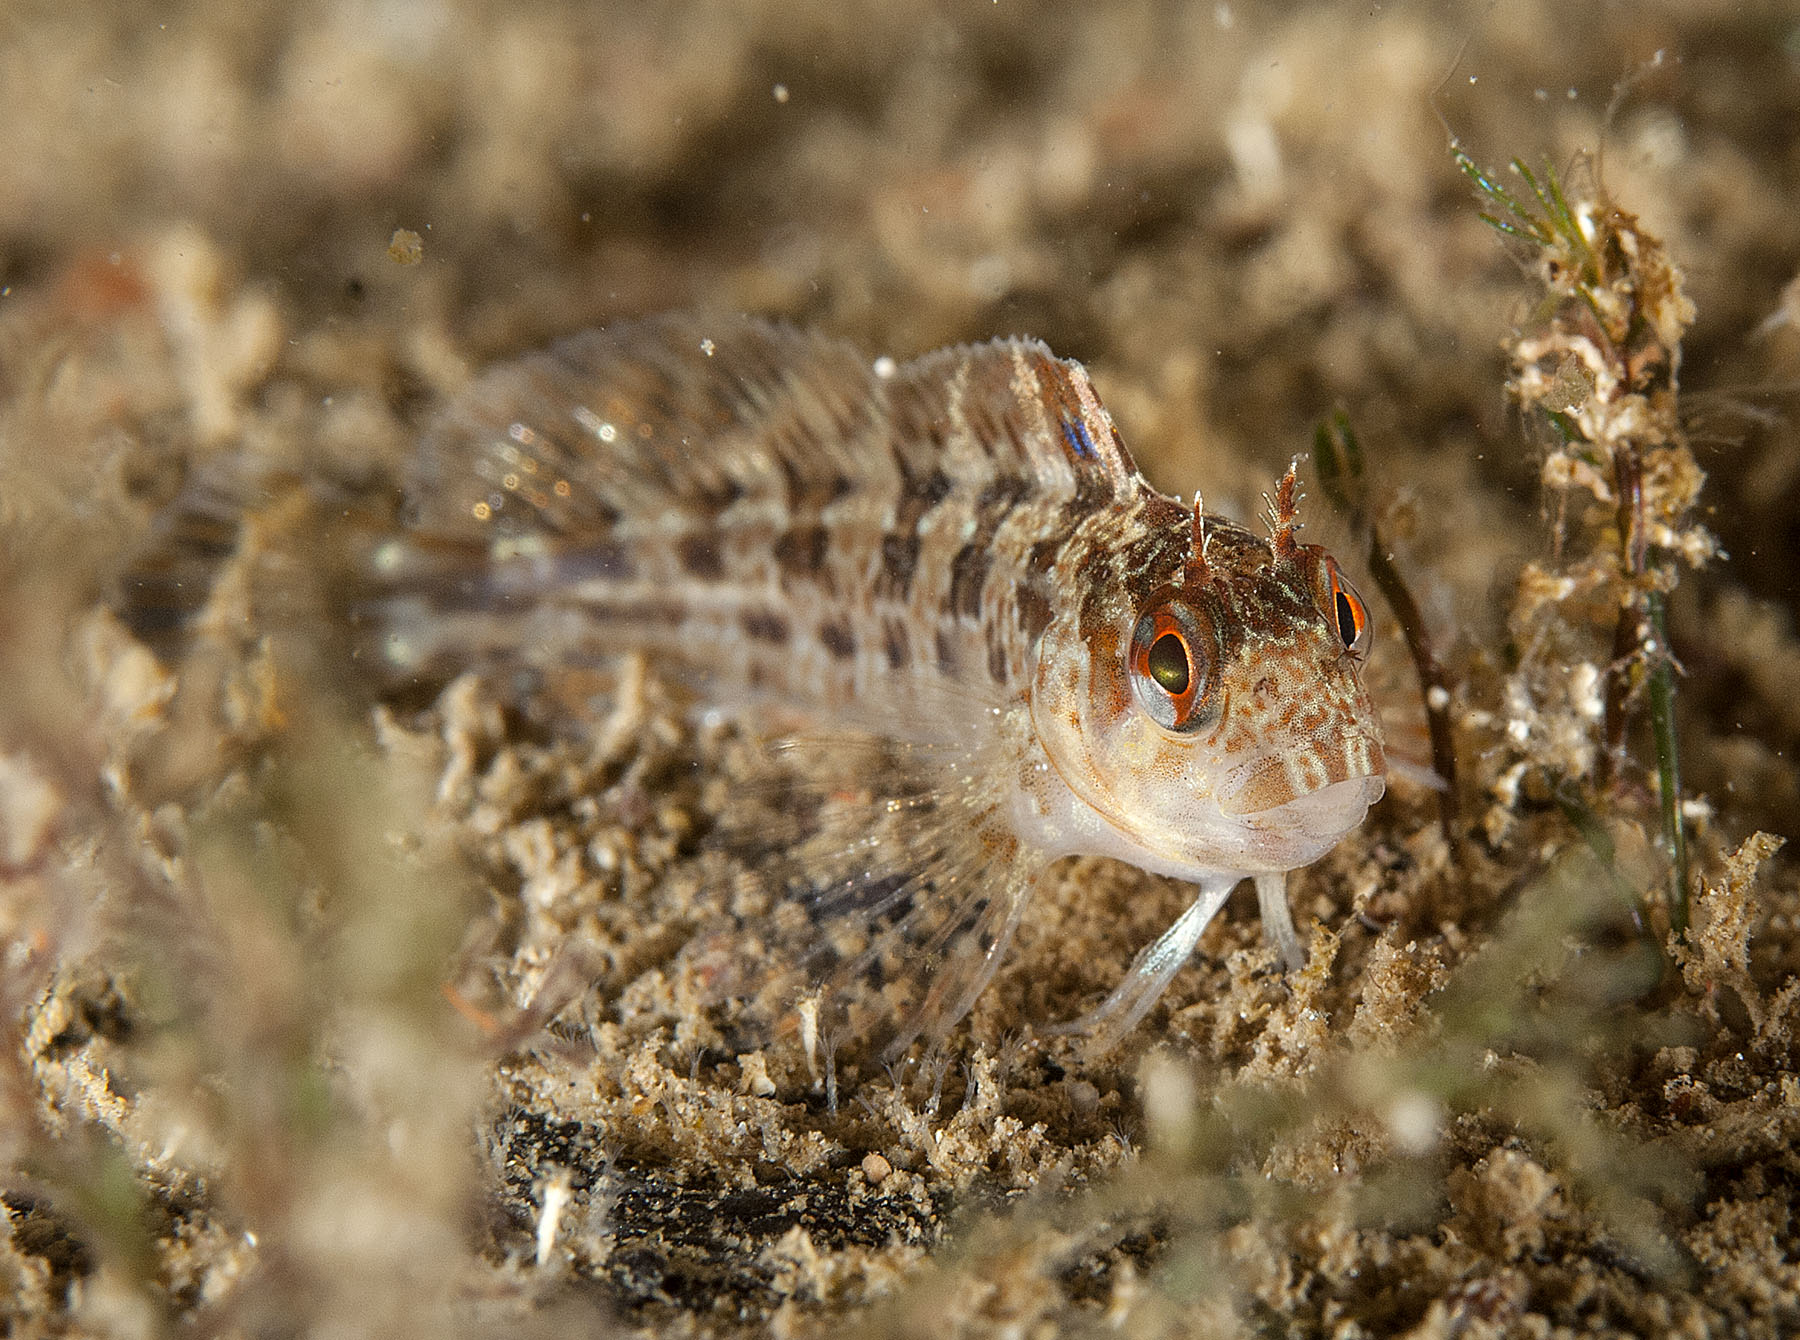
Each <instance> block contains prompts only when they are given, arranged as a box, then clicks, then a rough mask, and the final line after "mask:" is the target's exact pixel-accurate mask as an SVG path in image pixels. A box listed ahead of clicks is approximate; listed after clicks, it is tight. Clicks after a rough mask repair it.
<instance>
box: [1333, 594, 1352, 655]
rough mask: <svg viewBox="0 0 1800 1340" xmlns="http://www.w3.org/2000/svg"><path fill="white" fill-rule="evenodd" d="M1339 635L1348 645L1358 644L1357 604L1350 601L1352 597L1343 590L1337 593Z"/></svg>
mask: <svg viewBox="0 0 1800 1340" xmlns="http://www.w3.org/2000/svg"><path fill="white" fill-rule="evenodd" d="M1337 621H1338V636H1339V637H1341V638H1343V639H1344V645H1345V646H1346V647H1354V646H1355V645H1356V606H1354V605H1352V604H1351V603H1350V597H1349V596H1347V595H1345V594H1344V593H1343V592H1342V591H1339V592H1338V593H1337Z"/></svg>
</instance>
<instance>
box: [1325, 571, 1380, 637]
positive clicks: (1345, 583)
mask: <svg viewBox="0 0 1800 1340" xmlns="http://www.w3.org/2000/svg"><path fill="white" fill-rule="evenodd" d="M1327 575H1328V576H1329V579H1330V582H1329V587H1328V596H1329V599H1328V600H1327V601H1326V608H1327V609H1328V610H1329V611H1330V614H1331V618H1332V621H1333V623H1334V624H1335V625H1336V627H1337V635H1338V639H1339V641H1341V642H1342V643H1343V644H1344V650H1345V651H1347V652H1349V653H1350V654H1351V655H1352V656H1354V657H1356V658H1357V659H1358V660H1361V659H1362V658H1363V657H1365V656H1367V655H1368V654H1369V639H1370V636H1371V632H1372V630H1371V629H1370V627H1369V611H1368V607H1367V606H1365V605H1364V604H1363V602H1362V597H1361V596H1359V595H1357V594H1356V588H1355V587H1354V586H1352V585H1350V582H1349V580H1348V579H1347V578H1346V577H1345V576H1344V574H1343V573H1341V572H1339V571H1338V565H1337V564H1336V563H1331V564H1329V565H1328V567H1327Z"/></svg>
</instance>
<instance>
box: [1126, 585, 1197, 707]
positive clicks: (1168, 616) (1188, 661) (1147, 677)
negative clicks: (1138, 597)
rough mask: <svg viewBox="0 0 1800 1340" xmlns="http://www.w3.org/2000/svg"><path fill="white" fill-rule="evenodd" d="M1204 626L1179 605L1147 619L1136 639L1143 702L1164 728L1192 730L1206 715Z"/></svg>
mask: <svg viewBox="0 0 1800 1340" xmlns="http://www.w3.org/2000/svg"><path fill="white" fill-rule="evenodd" d="M1203 647H1204V643H1203V641H1202V639H1201V636H1200V626H1199V622H1198V621H1197V620H1196V619H1195V618H1194V616H1193V614H1192V613H1191V612H1190V611H1188V610H1187V609H1185V608H1184V607H1182V606H1179V605H1165V606H1163V607H1162V608H1161V609H1158V610H1155V611H1153V612H1152V613H1149V614H1146V615H1144V617H1143V618H1141V619H1139V620H1138V622H1137V627H1136V628H1135V629H1134V630H1133V632H1132V635H1131V680H1132V684H1133V686H1134V687H1135V689H1136V690H1137V698H1138V703H1139V704H1140V705H1141V706H1142V707H1143V709H1144V710H1145V711H1146V712H1147V713H1149V715H1150V719H1151V720H1152V721H1154V722H1156V724H1157V725H1159V726H1161V727H1162V728H1163V729H1164V730H1171V731H1187V730H1192V729H1193V728H1194V727H1195V726H1197V725H1198V724H1199V723H1200V721H1201V720H1202V719H1203V717H1204V713H1203V712H1202V710H1201V708H1202V706H1203V704H1204V703H1205V701H1206V696H1207V689H1208V687H1209V679H1210V676H1209V674H1208V668H1209V663H1208V661H1207V659H1206V654H1205V652H1204V650H1203Z"/></svg>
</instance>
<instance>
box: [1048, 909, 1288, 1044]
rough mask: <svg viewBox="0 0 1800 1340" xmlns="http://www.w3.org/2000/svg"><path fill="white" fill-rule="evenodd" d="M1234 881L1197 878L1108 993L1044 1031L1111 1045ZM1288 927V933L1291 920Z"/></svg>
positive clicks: (1154, 994) (1189, 948) (1184, 955)
mask: <svg viewBox="0 0 1800 1340" xmlns="http://www.w3.org/2000/svg"><path fill="white" fill-rule="evenodd" d="M1277 878H1279V877H1277ZM1237 883H1238V881H1237V879H1236V878H1235V877H1233V876H1230V875H1224V876H1220V877H1218V878H1217V879H1213V880H1209V881H1207V882H1206V883H1204V884H1202V885H1201V886H1200V896H1199V897H1197V898H1195V899H1194V901H1193V902H1192V903H1191V904H1190V905H1189V906H1188V909H1187V911H1185V912H1183V913H1182V914H1181V915H1180V916H1179V917H1177V918H1175V923H1174V925H1172V926H1170V927H1169V929H1168V930H1166V931H1164V932H1163V933H1162V934H1161V935H1160V936H1158V937H1157V938H1156V939H1155V940H1153V941H1151V942H1150V943H1149V944H1147V945H1145V946H1144V947H1143V948H1142V949H1141V950H1139V951H1138V956H1137V957H1136V958H1135V959H1133V960H1132V961H1131V966H1130V967H1129V968H1127V969H1126V970H1125V976H1124V978H1123V979H1121V980H1120V982H1119V984H1118V985H1117V986H1116V987H1114V988H1113V990H1112V994H1111V995H1109V996H1107V998H1106V999H1105V1000H1103V1001H1101V1002H1100V1003H1099V1004H1098V1005H1096V1006H1095V1007H1094V1008H1093V1009H1091V1010H1089V1011H1088V1012H1087V1013H1086V1014H1084V1015H1082V1016H1080V1017H1079V1018H1077V1019H1071V1020H1069V1021H1068V1022H1067V1023H1063V1024H1054V1025H1052V1026H1051V1027H1049V1028H1047V1029H1045V1030H1044V1031H1045V1032H1047V1033H1091V1034H1093V1035H1094V1041H1095V1043H1096V1044H1097V1045H1098V1046H1099V1047H1100V1048H1101V1049H1103V1050H1104V1049H1108V1048H1111V1047H1114V1046H1117V1045H1118V1042H1119V1040H1120V1039H1121V1038H1123V1037H1124V1036H1125V1035H1126V1034H1127V1033H1129V1032H1130V1031H1131V1030H1132V1029H1133V1028H1135V1027H1137V1025H1138V1022H1139V1021H1140V1020H1141V1019H1142V1018H1143V1017H1144V1016H1145V1015H1146V1014H1148V1013H1149V1012H1150V1007H1151V1006H1152V1005H1154V1004H1156V1001H1157V998H1158V997H1159V996H1161V995H1162V993H1163V991H1164V990H1165V989H1166V988H1167V987H1168V985H1169V982H1170V980H1171V979H1172V978H1173V977H1174V976H1175V974H1176V973H1177V972H1179V971H1181V966H1182V965H1183V964H1184V963H1186V962H1187V961H1188V956H1189V955H1191V954H1192V953H1193V952H1194V946H1195V945H1196V944H1198V943H1199V942H1200V937H1201V935H1203V934H1204V933H1205V931H1206V928H1207V926H1208V924H1210V923H1211V921H1212V919H1213V918H1214V917H1215V916H1217V915H1218V911H1219V909H1220V908H1221V907H1223V906H1224V905H1225V900H1226V899H1227V898H1228V897H1230V896H1231V891H1232V889H1233V888H1235V887H1236V886H1237ZM1284 914H1285V904H1284ZM1289 933H1290V934H1291V933H1292V927H1291V926H1290V928H1289Z"/></svg>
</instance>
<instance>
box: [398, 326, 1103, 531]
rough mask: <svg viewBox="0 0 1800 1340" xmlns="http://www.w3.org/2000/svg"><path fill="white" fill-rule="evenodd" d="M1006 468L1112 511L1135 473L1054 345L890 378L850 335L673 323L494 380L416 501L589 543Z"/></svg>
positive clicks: (483, 526)
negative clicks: (758, 506)
mask: <svg viewBox="0 0 1800 1340" xmlns="http://www.w3.org/2000/svg"><path fill="white" fill-rule="evenodd" d="M996 475H1013V476H1015V477H1018V478H1020V479H1022V480H1024V481H1025V482H1026V483H1027V484H1028V485H1029V487H1030V488H1031V489H1032V491H1034V492H1037V493H1039V494H1040V495H1041V496H1046V497H1052V498H1054V497H1059V496H1082V497H1084V498H1087V499H1089V500H1092V501H1095V502H1098V501H1100V500H1103V499H1104V498H1106V497H1110V496H1112V495H1113V494H1115V493H1118V492H1121V491H1123V490H1124V489H1126V487H1127V486H1128V484H1129V483H1130V481H1132V480H1134V479H1135V478H1136V468H1135V467H1134V466H1133V465H1132V463H1131V459H1130V457H1129V455H1128V454H1127V453H1126V451H1125V448H1124V446H1123V444H1122V443H1121V442H1120V441H1119V437H1118V434H1117V432H1116V431H1115V430H1114V428H1113V424H1112V420H1111V418H1110V416H1108V415H1107V413H1106V411H1105V410H1104V409H1103V408H1102V407H1101V406H1100V404H1099V401H1098V399H1097V398H1096V397H1095V395H1094V390H1093V386H1092V384H1091V383H1090V382H1089V380H1088V377H1087V374H1086V373H1085V372H1084V371H1083V370H1082V369H1081V368H1080V366H1079V365H1077V364H1074V363H1067V362H1063V361H1061V360H1058V359H1057V358H1055V357H1054V356H1053V355H1052V354H1051V353H1050V351H1049V350H1048V349H1047V348H1045V347H1044V346H1043V345H1042V344H1041V343H1038V342H1037V341H1028V340H1000V341H994V342H992V343H989V344H983V345H974V346H963V347H959V348H955V349H946V350H942V351H939V352H937V353H933V354H929V355H927V356H925V357H924V358H921V359H918V360H916V361H914V362H912V363H908V364H903V365H901V366H899V367H897V368H894V369H893V370H892V372H891V373H890V374H888V375H886V376H883V375H879V374H878V373H877V371H876V370H875V366H874V365H872V364H871V363H870V361H869V360H867V359H865V358H864V357H863V356H862V355H860V354H859V353H857V352H856V350H854V349H853V348H851V347H850V346H849V345H847V344H844V343H842V342H840V341H837V340H832V339H828V338H825V337H822V336H818V335H814V334H810V333H807V332H803V331H799V330H795V329H793V328H791V327H787V326H781V325H774V324H770V323H768V322H764V321H759V320H754V319H748V318H742V317H725V318H706V317H698V316H688V315H671V316H662V317H654V318H650V319H647V320H642V321H628V322H621V323H618V324H616V325H614V326H611V327H608V328H605V329H597V330H591V331H586V332H583V333H582V334H579V335H575V336H572V337H570V338H569V339H566V340H563V341H561V342H559V343H558V344H556V345H554V346H552V347H551V348H550V349H548V350H545V351H543V352H540V353H535V354H529V355H527V356H525V357H523V358H520V359H518V360H515V361H513V362H511V363H506V364H502V365H500V366H498V367H496V368H494V369H492V370H491V371H489V372H487V373H485V374H483V375H482V376H481V377H480V378H478V379H477V380H476V381H475V382H474V383H473V384H472V385H471V386H470V387H469V388H468V390H466V391H465V392H464V393H463V394H461V395H460V396H458V397H457V399H456V401H455V402H454V403H453V404H452V405H451V406H450V407H449V408H448V409H447V410H446V412H445V413H444V415H443V417H442V418H441V419H440V420H439V422H438V423H437V425H436V426H435V427H434V429H433V430H432V431H431V433H430V434H429V435H428V436H427V439H426V441H425V443H424V445H423V447H422V449H421V452H420V456H419V461H418V466H417V469H416V470H415V473H414V476H413V480H412V490H411V492H412V497H413V508H414V511H413V524H414V525H415V527H416V528H417V529H419V530H421V531H423V532H426V533H432V534H439V535H452V536H461V537H464V538H468V537H472V536H473V535H475V534H482V535H485V536H489V537H504V536H509V535H537V536H544V537H549V536H571V537H573V536H582V535H593V534H605V533H608V532H610V531H612V530H613V529H614V528H615V527H616V526H618V525H619V524H620V523H621V522H622V521H623V522H626V523H627V524H629V525H643V524H645V523H646V522H647V521H649V520H652V519H654V518H657V517H666V516H667V515H668V514H669V513H670V510H671V509H672V508H676V509H680V510H681V511H683V512H685V513H688V514H695V513H698V514H702V515H707V514H711V515H717V514H719V513H722V512H723V511H724V510H725V509H726V508H728V507H731V506H732V505H734V504H736V503H739V502H741V501H744V500H749V501H750V502H751V503H755V502H757V501H761V500H768V501H771V502H780V503H781V504H783V505H784V506H785V508H786V509H787V511H788V512H789V513H790V514H795V513H807V512H816V511H817V510H819V509H820V508H822V507H823V506H825V505H827V504H829V503H830V502H831V501H832V500H833V499H834V498H835V497H837V496H840V495H842V494H843V493H846V492H848V491H850V490H852V489H856V488H875V489H883V488H887V489H893V490H894V491H896V493H901V492H905V491H907V490H909V489H917V488H919V487H925V486H927V485H922V484H921V481H930V480H933V479H938V480H941V481H942V484H943V486H944V488H946V489H947V488H949V487H954V486H955V485H958V484H966V485H969V486H971V487H976V488H979V487H981V486H984V485H986V484H987V483H989V482H990V481H991V480H992V479H993V478H994V477H995V476H996Z"/></svg>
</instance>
